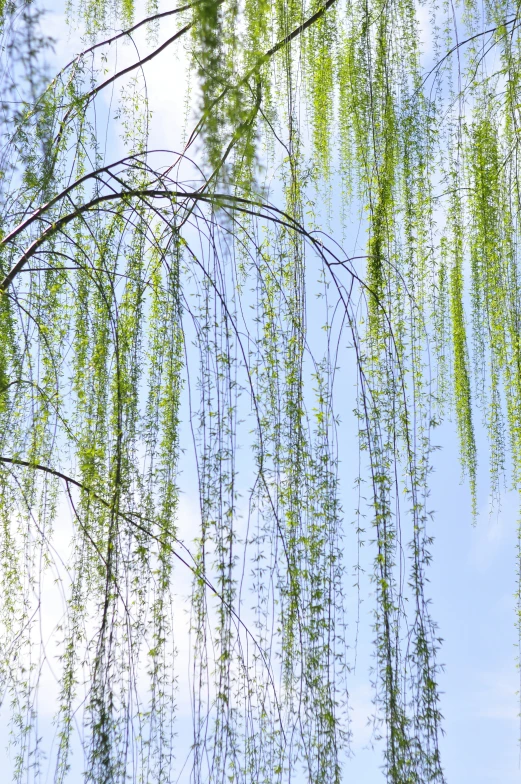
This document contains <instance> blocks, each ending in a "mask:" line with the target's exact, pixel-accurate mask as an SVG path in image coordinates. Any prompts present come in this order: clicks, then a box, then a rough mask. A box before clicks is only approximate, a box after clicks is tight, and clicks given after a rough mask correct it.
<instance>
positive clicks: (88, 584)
mask: <svg viewBox="0 0 521 784" xmlns="http://www.w3.org/2000/svg"><path fill="white" fill-rule="evenodd" d="M24 8H25V7H24ZM420 8H423V9H424V11H423V13H421V14H420ZM2 9H3V10H2V11H1V13H3V18H4V28H3V30H4V32H3V35H4V37H5V36H7V39H8V40H11V41H15V40H18V39H17V38H16V36H15V33H16V35H18V34H19V33H20V31H21V32H22V33H23V32H24V31H25V32H26V33H28V36H27V38H28V39H29V38H30V37H31V35H32V33H31V31H33V30H34V29H35V21H34V19H35V17H31V16H30V15H27V14H25V15H24V14H21V15H20V16H19V25H20V26H19V27H16V26H13V25H12V24H11V23H12V22H13V19H14V18H15V17H16V15H15V17H13V9H12V8H11V7H10V8H9V9H7V7H2ZM147 9H148V10H147V11H146V13H148V14H150V15H151V16H150V18H148V19H147V20H146V22H145V19H144V18H143V19H140V18H139V14H141V13H142V9H141V8H139V9H138V8H137V7H134V5H133V3H130V2H122V3H119V2H114V3H106V2H104V0H95V1H93V0H88V2H81V3H79V4H78V6H77V7H76V6H73V5H72V4H71V5H69V6H68V7H67V13H68V15H69V18H70V20H71V22H74V23H75V24H78V25H79V26H80V28H83V29H84V32H85V34H86V36H87V37H88V38H89V41H90V42H91V45H90V46H89V47H88V48H87V49H86V50H85V52H83V53H80V54H78V55H77V56H76V57H75V58H74V59H73V60H72V61H71V62H70V63H69V64H68V65H66V66H65V67H64V68H63V70H62V71H61V72H60V73H59V74H58V75H57V76H56V77H55V78H54V79H53V81H52V82H50V84H49V85H48V86H47V87H43V86H41V87H40V82H41V80H40V76H39V74H40V71H39V69H40V67H41V58H40V54H41V51H42V49H41V47H42V46H43V38H40V39H38V38H35V41H36V43H35V46H33V47H29V49H28V50H27V51H25V50H24V51H23V58H22V59H23V68H18V66H17V65H16V55H15V53H14V49H13V47H6V48H5V50H4V55H3V56H4V58H5V59H6V63H7V64H8V65H12V73H13V78H14V79H15V81H16V79H21V78H22V75H23V74H29V76H28V77H27V78H28V83H29V84H30V90H29V91H28V94H27V95H26V96H25V97H24V98H23V101H22V104H21V105H20V107H19V110H16V111H11V110H7V109H6V110H5V111H4V114H3V115H2V116H3V123H4V124H3V131H4V147H3V151H2V171H3V173H4V177H3V179H2V181H1V184H2V188H1V198H2V215H1V228H2V240H1V242H0V249H1V250H0V253H1V256H0V269H1V271H2V275H3V282H2V283H0V293H1V296H0V323H1V328H0V445H1V449H0V526H1V530H2V540H1V551H0V570H1V571H0V575H1V577H0V579H1V581H2V589H3V593H4V595H5V599H4V601H3V604H2V608H1V624H2V635H1V636H2V647H1V648H0V682H1V684H2V689H3V691H4V692H5V693H7V694H9V695H10V696H9V699H10V704H11V708H12V729H13V742H14V743H15V745H16V749H17V750H16V755H17V756H16V760H15V767H16V771H15V775H16V777H17V780H19V781H22V780H23V779H24V777H25V779H26V780H32V779H31V777H33V778H34V777H36V776H37V774H38V775H40V773H41V775H43V773H44V771H45V769H47V770H50V775H51V777H54V780H55V781H56V782H59V783H60V784H65V782H67V781H70V780H72V779H73V777H74V776H75V775H76V776H77V775H78V774H77V772H76V769H75V767H74V766H75V759H76V758H77V756H78V754H77V752H78V751H79V750H80V749H81V756H82V760H83V762H82V764H83V766H84V780H85V781H89V782H93V784H94V782H96V784H97V783H98V782H99V783H101V782H104V783H105V782H106V784H108V782H110V784H117V782H121V784H123V782H124V781H128V780H132V781H133V782H143V783H145V782H150V784H151V783H152V782H154V783H155V782H164V783H165V784H166V782H171V781H174V780H176V779H175V776H177V775H178V773H179V771H181V770H182V769H183V762H184V758H182V755H183V753H184V752H185V751H186V750H187V749H185V748H184V746H185V745H186V746H188V748H189V753H188V757H187V761H186V763H185V765H186V766H187V767H185V770H186V771H189V775H190V777H191V780H192V781H194V782H203V781H204V782H216V784H217V782H219V783H221V782H224V781H231V782H244V784H250V783H251V782H265V784H268V782H269V784H274V783H277V784H278V783H280V784H282V783H283V782H290V781H300V780H305V781H308V782H313V784H318V783H319V782H323V783H324V784H326V782H327V783H328V784H329V783H331V784H333V782H334V783H335V784H336V783H337V782H340V781H342V780H343V778H344V776H345V772H344V766H345V765H346V759H347V755H348V753H349V742H350V723H349V712H350V708H349V696H348V694H349V684H350V667H351V664H352V662H353V658H354V656H355V654H354V653H352V652H351V651H350V647H349V646H350V644H351V643H352V642H353V636H354V634H352V633H351V629H350V626H349V622H350V621H351V619H350V618H349V617H348V616H347V614H346V593H347V592H348V591H349V590H351V588H350V581H349V579H348V574H349V570H350V568H351V566H352V564H353V563H354V562H355V561H357V562H358V565H357V581H358V586H359V588H360V585H361V584H362V583H361V574H362V567H361V558H363V556H362V555H361V554H360V553H356V552H354V551H353V549H352V548H353V547H355V548H356V547H357V546H358V547H359V548H361V545H362V544H365V545H367V546H368V550H369V552H370V556H369V559H368V561H367V562H366V567H368V569H369V572H370V578H371V581H372V585H371V593H372V596H373V600H372V601H373V604H372V605H371V611H372V617H373V626H372V630H373V638H374V661H373V672H372V682H373V686H374V698H375V715H374V726H375V737H378V736H379V737H381V739H382V740H383V747H384V773H383V775H384V777H386V779H387V781H389V782H392V783H393V784H405V782H407V783H409V784H413V783H416V784H420V783H421V784H423V782H427V781H429V782H439V783H441V782H443V781H444V774H443V769H442V760H441V759H440V753H439V743H438V741H439V735H440V732H441V721H442V716H441V702H440V696H439V692H438V687H437V677H438V672H439V666H440V665H439V662H438V657H439V652H438V649H439V645H440V641H439V637H438V631H437V627H436V623H435V621H434V619H433V618H432V617H431V609H430V605H429V597H428V592H427V586H428V567H429V563H430V560H431V556H430V548H431V544H432V535H431V532H430V526H431V520H430V518H431V514H430V508H429V506H428V499H429V473H430V470H431V453H432V448H433V447H432V440H431V439H432V430H433V428H434V427H435V426H436V425H437V423H438V420H439V419H441V418H442V415H443V414H444V413H445V412H446V410H447V409H451V410H452V412H453V413H454V418H455V422H456V427H457V431H458V436H459V443H460V453H461V462H462V467H463V469H464V472H466V474H467V475H468V479H469V484H470V489H471V504H470V505H469V506H471V507H474V511H475V506H476V492H477V491H476V476H477V474H476V471H477V459H478V456H477V451H476V435H475V428H476V426H477V425H476V422H479V417H478V418H477V417H476V413H477V410H481V414H482V418H483V420H484V423H485V426H486V429H487V431H488V435H489V441H490V454H491V459H490V469H491V485H492V489H493V491H494V492H497V491H499V486H500V480H501V478H502V477H503V475H504V474H506V473H507V471H508V467H509V465H510V466H511V469H512V470H511V477H512V480H511V481H512V483H513V485H514V486H515V487H516V488H518V487H519V481H520V475H521V425H520V422H521V343H520V334H521V331H520V330H521V318H520V307H521V289H520V277H519V210H520V207H521V196H520V191H519V171H518V167H519V161H518V147H519V122H520V118H519V107H520V105H521V95H520V89H519V87H520V85H519V74H520V73H521V61H520V57H521V49H520V47H521V39H520V36H519V35H518V23H517V8H516V7H515V5H512V4H510V3H508V2H500V3H495V2H491V3H488V4H487V5H486V7H485V8H484V9H483V10H482V13H483V18H481V17H480V14H481V9H480V11H479V14H478V8H477V6H475V5H473V4H472V3H466V4H465V6H464V7H461V8H460V7H457V9H456V11H455V16H453V15H452V8H451V7H449V4H446V3H444V4H442V6H441V7H438V5H436V4H435V3H427V5H426V6H419V5H417V4H415V3H413V2H408V1H407V2H404V0H392V2H390V3H389V2H385V3H384V2H382V1H381V0H370V2H369V1H368V0H348V2H346V3H344V4H340V3H337V2H335V0H328V2H326V3H317V2H315V0H312V2H304V3H296V2H294V1H293V0H276V1H275V2H273V3H269V2H265V1H264V0H262V2H260V3H259V2H254V1H253V0H246V1H245V2H244V3H238V2H235V1H234V0H232V1H231V2H225V1H223V0H197V2H194V3H187V4H186V5H184V6H180V7H179V8H167V7H165V8H163V7H162V8H160V9H156V7H155V4H153V3H151V4H149V6H147ZM425 11H427V12H428V13H427V14H426V13H425ZM427 16H428V17H429V19H430V21H429V23H428V24H427V22H426V21H425V19H426V17H427ZM134 19H137V21H135V23H134V24H133V26H132V28H131V29H130V30H128V31H127V33H121V34H120V33H113V30H112V27H113V25H114V24H118V25H119V24H122V25H130V24H131V23H132V21H133V20H134ZM420 21H421V22H422V23H421V24H420ZM13 24H14V23H13ZM17 24H18V22H17ZM145 24H146V29H148V32H149V35H148V37H147V42H146V43H143V47H145V51H142V52H141V53H140V55H135V59H134V60H132V59H131V58H132V57H134V55H132V56H130V55H129V57H130V59H128V58H127V59H126V60H125V62H126V65H125V67H124V68H123V69H122V70H121V71H118V57H119V51H120V50H119V49H118V47H119V46H121V44H122V43H123V42H124V41H127V42H128V40H129V39H130V37H131V36H136V40H137V39H138V38H139V35H140V31H142V29H145ZM24 25H25V26H24ZM163 25H165V28H163ZM166 25H169V28H168V32H166ZM163 29H165V34H164V36H163V35H162V33H163ZM464 30H466V32H465V33H464V32H463V31H464ZM109 32H110V38H107V40H106V41H103V40H102V37H103V36H104V35H109ZM9 36H11V38H10V39H9ZM425 36H430V37H431V48H430V51H431V53H434V54H433V57H434V58H436V61H435V62H434V63H433V64H431V65H432V67H431V66H429V67H428V68H427V67H426V65H425V62H426V61H425V58H424V57H423V54H422V51H423V50H422V38H424V37H425ZM33 37H34V36H33ZM466 37H469V40H468V41H467V40H466ZM173 50H174V51H176V52H177V53H180V52H184V53H185V56H186V57H185V66H186V67H185V70H184V74H185V78H186V88H187V109H188V110H187V113H186V114H187V118H188V120H187V125H186V128H185V131H184V138H185V139H186V142H185V144H184V146H183V147H182V149H181V150H180V149H179V148H178V146H177V145H178V142H177V141H174V140H173V139H172V135H171V130H170V128H162V129H161V131H162V133H163V138H164V142H163V143H162V144H161V150H159V151H157V150H156V151H152V150H150V149H149V131H150V127H151V122H153V110H154V108H155V107H154V106H153V105H150V104H149V102H148V98H147V92H146V89H145V85H146V80H145V79H144V76H143V75H146V74H147V68H148V64H149V63H151V62H152V61H156V62H159V60H158V59H156V58H159V57H165V58H166V57H167V55H168V54H169V53H171V52H172V51H173ZM129 51H131V50H130V48H126V49H125V52H126V54H127V55H128V52H129ZM132 51H134V50H132ZM161 62H163V61H161ZM164 62H165V63H167V64H166V65H165V73H167V75H168V79H167V80H166V84H165V85H164V86H163V88H162V89H163V93H162V100H164V101H165V103H166V102H168V101H169V100H170V98H171V97H172V93H171V91H172V90H173V85H172V84H171V81H173V79H174V78H175V79H178V74H179V73H181V72H182V70H181V66H180V64H179V62H178V63H177V64H176V67H175V75H174V76H173V77H172V80H170V71H168V70H166V69H170V68H172V66H171V64H170V61H167V60H166V59H165V60H164ZM13 63H14V65H13ZM172 72H173V71H172ZM6 73H7V71H6ZM179 81H181V80H179ZM15 87H17V85H16V84H15ZM10 89H11V88H10ZM109 90H111V91H114V93H113V94H114V102H115V103H114V105H111V108H110V110H107V104H106V103H104V96H105V95H106V94H107V93H108V91H109ZM6 106H7V103H6ZM190 122H191V123H192V124H190ZM107 127H109V128H113V127H117V128H118V130H119V142H118V144H119V146H120V148H122V152H120V153H119V155H120V157H119V159H116V158H114V160H111V155H112V154H113V153H112V152H111V150H114V149H115V142H114V143H112V142H113V141H114V140H112V142H111V143H110V144H107V145H105V143H104V139H105V134H106V129H107ZM114 138H115V137H114ZM118 149H119V148H118ZM326 219H327V221H328V223H329V225H330V227H331V231H330V235H329V236H328V235H327V234H326V233H325V231H324V227H325V225H326ZM333 235H334V236H333ZM335 236H339V237H340V236H343V237H345V238H347V239H346V247H349V248H350V249H351V250H350V255H348V254H347V253H345V252H344V251H343V250H342V249H340V247H339V245H337V244H336V243H335V241H334V237H335ZM351 251H352V252H351ZM355 385H356V390H355V392H353V399H352V400H351V399H350V392H351V389H352V388H353V387H355ZM353 408H354V409H355V411H354V415H352V414H351V411H352V409H353ZM346 433H347V435H346ZM356 450H359V469H358V472H357V471H356V469H353V468H352V465H353V462H354V461H353V459H352V454H353V451H356ZM183 469H185V470H184V471H183ZM192 474H193V475H194V476H196V478H197V482H196V483H194V482H190V477H191V475H192ZM194 484H196V487H194ZM353 484H356V485H357V487H358V489H359V499H358V508H357V510H356V522H357V528H356V532H355V537H354V538H355V539H356V540H357V541H358V545H357V544H356V542H354V544H353V539H352V536H351V531H352V529H351V527H350V522H351V520H350V511H349V510H350V508H351V507H352V499H351V496H350V495H349V492H350V488H351V487H352V485H353ZM183 487H188V488H190V487H191V496H190V498H191V501H192V503H191V505H190V503H188V505H187V508H188V509H189V511H188V512H187V511H186V510H185V511H183V509H184V507H183V505H182V504H181V503H180V492H181V490H182V489H183ZM194 497H197V499H198V504H196V503H194V502H193V499H194ZM348 504H349V506H348ZM65 521H68V523H66V522H65ZM67 526H68V527H67ZM60 537H61V539H60ZM63 539H65V540H66V542H67V545H66V546H63ZM60 541H61V544H60ZM49 580H51V582H54V584H55V585H56V586H57V590H59V591H60V596H61V601H62V609H63V612H62V615H61V616H60V618H59V620H53V621H52V623H51V622H50V621H49V620H48V616H46V615H45V609H44V606H43V605H44V603H45V602H44V600H45V597H46V593H45V591H46V590H48V587H47V586H48V583H49ZM179 594H182V597H184V598H185V599H186V597H189V598H188V601H186V602H185V603H184V604H183V598H180V596H179ZM185 609H187V610H188V613H185ZM35 617H39V619H40V621H41V625H38V624H35V623H33V619H34V618H35ZM48 623H51V627H50V628H47V627H46V624H48ZM353 625H354V624H353ZM4 640H5V643H4ZM49 641H51V642H49ZM51 643H52V646H54V649H53V653H52V654H51V653H49V652H48V646H49V645H51ZM46 646H47V647H46ZM54 653H56V657H55V658H53V656H54ZM183 657H186V658H185V659H183ZM180 660H181V661H182V662H183V664H182V665H181V664H179V661H180ZM51 661H52V662H53V665H52V666H53V668H54V669H53V672H54V673H55V676H56V683H57V686H56V689H55V705H54V723H55V728H56V740H55V742H54V745H52V744H51V747H50V749H49V748H47V749H44V745H43V743H42V742H41V739H40V729H39V723H38V722H39V717H38V710H37V700H36V697H37V695H38V692H39V689H40V688H41V684H42V682H43V681H42V678H43V676H42V673H43V672H46V671H47V669H48V668H49V667H50V662H51ZM186 672H189V692H188V697H187V695H186V693H184V697H183V686H184V682H183V679H184V678H185V676H186ZM178 698H179V702H180V707H179V708H178V707H177V705H176V702H177V700H178ZM187 702H189V704H190V710H191V725H190V727H189V729H188V722H187V717H186V711H187V709H186V703H187ZM183 706H184V707H183ZM183 710H184V711H185V712H184V713H183ZM178 714H180V716H181V720H180V722H179V724H178V725H177V726H176V723H175V722H176V716H177V715H178ZM176 732H179V733H180V735H181V736H182V739H181V741H180V742H179V743H178V744H176V737H175V736H176ZM188 736H189V741H187V740H186V738H187V737H188ZM47 752H48V753H49V757H48V759H46V758H45V754H46V753H47ZM174 770H176V771H177V773H175V776H174ZM35 771H36V772H35ZM187 775H188V774H187ZM34 780H36V778H34Z"/></svg>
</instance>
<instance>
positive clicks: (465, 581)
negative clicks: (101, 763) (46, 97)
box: [0, 8, 521, 784]
mask: <svg viewBox="0 0 521 784" xmlns="http://www.w3.org/2000/svg"><path fill="white" fill-rule="evenodd" d="M49 19H50V20H51V22H52V23H51V24H50V25H49V27H50V29H51V30H52V34H53V35H54V36H55V38H57V39H58V40H59V42H60V43H59V45H58V46H57V49H56V51H57V54H56V55H55V57H54V59H53V65H58V64H61V63H63V61H64V60H66V59H68V58H69V54H70V53H74V52H75V51H76V49H77V47H78V40H77V38H76V39H75V38H74V37H72V38H71V39H70V40H69V42H68V43H67V32H66V27H65V23H64V20H63V16H62V14H61V12H60V11H59V10H54V8H53V11H52V15H51V16H49ZM168 56H169V55H165V57H168ZM127 57H128V58H132V59H133V52H132V50H131V49H130V48H128V50H127V52H124V51H123V54H122V55H121V60H120V65H121V63H122V61H124V60H125V58H127ZM165 62H166V61H165V60H163V61H156V62H154V63H152V64H151V65H150V68H149V69H148V71H147V85H148V91H149V96H150V99H151V104H152V105H153V107H154V119H153V129H152V141H151V146H152V147H154V146H156V144H157V145H158V146H159V145H160V144H161V146H164V144H163V143H162V141H161V139H162V136H163V133H164V129H165V128H168V129H169V134H171V136H172V137H176V138H178V139H179V138H180V132H181V126H182V119H183V114H184V106H183V94H182V91H181V90H180V89H178V88H177V86H176V85H177V84H179V85H181V84H182V79H181V74H182V64H177V65H175V64H174V61H173V58H171V60H170V65H171V67H175V68H176V69H178V71H179V80H177V79H174V80H172V81H171V82H169V84H168V87H169V92H168V100H166V99H165V82H164V73H165V70H164V69H165ZM113 144H114V146H115V147H116V146H117V143H116V142H113ZM171 146H174V145H171ZM454 430H455V428H454V425H453V424H451V423H446V424H445V425H443V426H442V428H440V429H439V431H438V433H437V439H436V440H437V443H439V444H440V446H441V447H442V448H441V450H440V451H438V452H436V453H435V455H434V467H435V471H434V474H433V475H432V483H431V486H432V495H431V506H432V508H433V509H434V510H435V512H436V514H435V517H434V520H433V522H432V523H431V527H430V532H431V533H432V534H433V535H434V537H435V542H434V545H433V548H432V552H433V556H434V558H433V564H432V566H431V569H430V580H431V584H430V589H429V590H430V596H431V597H432V602H433V604H432V614H433V617H434V618H435V620H436V621H437V623H438V625H439V631H440V635H441V636H442V637H443V639H444V643H443V646H442V648H441V651H440V655H439V659H440V662H442V663H443V664H444V667H445V669H444V672H443V673H442V675H441V676H440V686H441V690H442V692H443V698H442V713H443V714H444V716H445V721H444V729H445V732H446V734H445V737H444V738H443V740H442V760H443V764H444V768H445V771H446V775H447V780H448V782H450V784H467V783H468V784H471V782H472V784H492V782H497V783H498V784H510V782H514V781H515V782H518V781H519V779H520V775H521V774H520V767H519V746H518V738H519V719H518V712H519V707H518V696H517V695H516V692H517V689H518V681H519V674H518V671H517V668H516V656H517V649H516V647H515V646H516V643H517V632H516V628H515V612H516V601H515V598H514V593H515V591H516V569H517V565H516V547H517V519H518V501H517V499H516V497H515V496H514V495H513V494H511V493H508V492H505V493H504V496H503V499H502V505H501V508H500V509H498V508H496V509H495V510H492V512H490V511H489V499H488V489H487V488H488V476H487V461H488V451H487V445H486V440H485V437H484V434H483V433H482V432H481V431H480V430H479V428H478V459H479V464H480V475H479V483H478V508H479V518H478V520H477V522H476V524H475V525H474V524H473V522H472V518H471V513H470V494H469V490H468V487H467V486H466V485H465V484H462V483H461V482H460V476H461V470H460V466H459V462H458V457H457V451H458V450H457V442H456V438H455V434H454ZM190 470H191V469H190V468H187V476H186V478H187V486H188V488H190V487H192V489H193V486H194V484H195V483H194V482H193V475H192V476H191V475H190ZM346 470H348V469H347V468H346ZM196 509H197V501H196V498H195V495H194V493H193V492H192V491H190V490H188V492H187V494H186V495H185V497H184V499H183V502H182V504H181V513H180V516H181V519H180V526H181V528H183V526H185V527H186V531H187V535H188V531H189V529H190V516H191V515H193V514H195V513H196ZM183 516H184V519H183ZM185 583H186V584H185ZM188 588H189V581H188V580H186V581H184V580H182V581H181V584H178V586H177V589H178V591H179V595H180V597H181V596H182V594H183V591H184V590H185V589H186V592H188ZM349 606H350V608H351V610H353V609H354V602H353V601H351V600H350V601H349ZM366 606H367V608H368V610H369V608H370V602H369V603H368V604H367V605H366ZM366 606H364V605H363V606H362V615H363V614H364V613H365V612H366ZM366 627H367V631H366V633H365V636H364V635H362V638H361V640H360V649H359V655H358V662H357V670H356V673H355V674H354V675H353V678H352V686H351V704H352V708H353V714H352V720H353V731H354V738H353V750H354V752H355V755H354V757H353V758H352V759H350V760H348V761H347V762H346V767H345V777H344V780H345V781H346V782H347V781H354V782H357V784H358V783H359V784H362V782H363V784H377V782H381V781H382V774H381V772H380V770H379V768H380V765H381V749H379V748H378V746H377V747H376V748H371V747H370V744H371V732H370V728H368V727H367V719H368V717H369V715H370V714H371V711H372V706H371V699H372V692H371V689H370V686H369V681H368V668H369V666H370V664H371V661H370V657H369V653H370V639H371V632H370V622H369V621H368V619H367V618H366ZM183 656H186V651H185V652H184V653H181V661H182V662H183V658H182V657H183ZM184 664H186V662H185V663H184ZM184 664H182V665H181V666H184ZM179 718H180V721H179V730H180V747H182V746H183V732H184V730H185V729H186V727H187V726H188V719H189V714H188V704H187V703H186V702H185V703H183V702H181V705H180V717H179ZM44 724H45V722H44ZM42 726H44V725H42ZM5 733H6V725H5V715H4V714H1V715H0V740H1V739H2V738H5ZM1 755H2V752H1V751H0V759H1V758H2V756H1ZM7 767H8V766H7ZM75 775H77V779H76V780H73V779H72V778H71V781H72V782H73V784H79V783H80V781H81V777H80V774H79V773H77V774H75ZM184 780H186V779H185V778H183V776H182V777H181V781H184Z"/></svg>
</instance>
